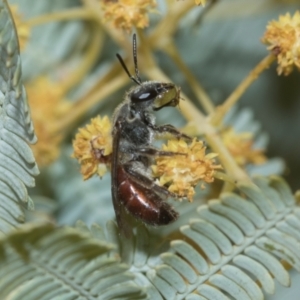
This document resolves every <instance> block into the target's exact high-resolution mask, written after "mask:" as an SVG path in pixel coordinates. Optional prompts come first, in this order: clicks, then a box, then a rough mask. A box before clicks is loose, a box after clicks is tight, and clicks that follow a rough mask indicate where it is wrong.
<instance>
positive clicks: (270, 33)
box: [262, 11, 300, 75]
mask: <svg viewBox="0 0 300 300" xmlns="http://www.w3.org/2000/svg"><path fill="white" fill-rule="evenodd" d="M262 42H263V43H265V44H267V45H269V47H268V49H269V50H270V51H271V52H272V53H273V54H274V55H275V56H276V57H277V61H278V68H277V72H278V74H279V75H280V74H284V75H289V74H290V73H291V72H292V70H293V68H294V66H296V67H297V68H298V69H300V12H299V11H297V12H296V13H295V14H294V15H293V16H291V15H290V14H289V13H287V14H286V15H284V16H280V17H279V21H271V22H270V23H269V24H268V26H267V30H266V32H265V34H264V36H263V38H262Z"/></svg>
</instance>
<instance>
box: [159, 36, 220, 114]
mask: <svg viewBox="0 0 300 300" xmlns="http://www.w3.org/2000/svg"><path fill="white" fill-rule="evenodd" d="M163 50H164V51H165V52H167V53H168V54H169V55H170V57H171V58H172V59H173V60H174V62H175V63H176V64H177V66H178V67H179V69H180V70H181V72H182V73H183V74H184V76H185V79H186V80H187V82H188V83H189V85H190V87H191V88H192V89H193V91H194V94H195V95H196V97H197V98H198V100H199V102H200V104H201V105H202V107H203V108H204V110H205V112H207V113H212V112H213V111H214V105H213V102H212V101H211V99H210V98H209V96H208V94H207V93H206V92H205V90H204V89H203V87H202V86H201V85H200V84H199V81H198V80H197V79H196V78H195V77H194V75H193V74H192V72H191V71H190V70H189V68H188V67H187V66H186V64H185V63H184V62H183V60H182V58H181V56H180V54H179V52H178V50H177V48H176V47H175V45H174V43H173V42H172V40H171V39H168V43H166V44H164V47H163Z"/></svg>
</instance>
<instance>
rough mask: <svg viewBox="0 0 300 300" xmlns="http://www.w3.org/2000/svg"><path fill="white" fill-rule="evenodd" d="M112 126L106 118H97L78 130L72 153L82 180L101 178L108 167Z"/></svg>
mask: <svg viewBox="0 0 300 300" xmlns="http://www.w3.org/2000/svg"><path fill="white" fill-rule="evenodd" d="M111 130H112V124H111V122H110V120H109V118H108V117H107V116H105V117H104V118H101V117H100V116H97V117H96V118H93V119H91V123H90V124H88V125H86V127H84V128H80V129H79V132H78V133H77V134H76V136H75V140H74V141H73V148H74V153H73V155H72V157H74V158H76V159H77V160H78V162H79V163H80V165H81V174H82V176H83V179H84V180H86V179H89V178H90V177H92V176H93V175H94V174H98V175H99V176H100V177H102V176H103V175H104V174H105V173H106V172H107V166H109V165H110V159H111V153H112V135H111Z"/></svg>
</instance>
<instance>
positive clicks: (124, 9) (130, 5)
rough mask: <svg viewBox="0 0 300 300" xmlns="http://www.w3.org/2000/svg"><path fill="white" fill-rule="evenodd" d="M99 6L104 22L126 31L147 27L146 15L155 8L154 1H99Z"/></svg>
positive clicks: (147, 19) (147, 18)
mask: <svg viewBox="0 0 300 300" xmlns="http://www.w3.org/2000/svg"><path fill="white" fill-rule="evenodd" d="M101 4H102V9H103V11H104V18H105V20H106V21H112V22H113V24H114V26H115V27H116V28H120V29H124V30H126V31H131V29H132V27H137V28H145V27H147V26H148V25H149V17H148V13H149V12H150V11H151V10H152V9H154V8H155V7H156V1H155V0H116V1H114V0H101Z"/></svg>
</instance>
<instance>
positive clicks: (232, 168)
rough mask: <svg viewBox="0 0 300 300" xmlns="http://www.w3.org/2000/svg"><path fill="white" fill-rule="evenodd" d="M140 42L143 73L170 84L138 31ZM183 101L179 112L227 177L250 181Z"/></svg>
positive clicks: (203, 120) (210, 128)
mask: <svg viewBox="0 0 300 300" xmlns="http://www.w3.org/2000/svg"><path fill="white" fill-rule="evenodd" d="M138 34H139V37H140V40H141V41H142V42H141V48H140V50H141V51H139V53H141V54H142V59H141V61H142V62H143V65H142V66H143V73H145V74H146V75H147V76H148V77H149V79H152V80H159V81H163V82H170V79H169V78H168V77H167V76H166V75H165V74H164V73H163V72H162V71H161V70H160V69H159V68H158V67H157V66H156V64H155V61H154V59H153V57H152V55H151V52H150V49H149V47H148V46H147V44H146V43H143V41H144V39H145V37H144V35H143V32H142V31H138ZM183 97H184V99H185V101H182V102H181V103H180V110H181V112H182V114H183V115H184V117H185V118H186V119H187V120H188V121H192V122H193V124H194V125H195V128H196V129H197V131H198V132H203V133H204V135H205V137H206V140H207V142H208V144H209V145H210V147H211V148H212V150H213V152H216V153H218V155H219V156H218V158H219V160H220V161H221V164H222V165H223V167H224V169H225V170H226V173H227V174H228V176H232V177H233V181H250V179H249V177H248V175H247V173H246V172H245V171H244V170H242V169H241V168H240V167H239V166H238V165H237V163H236V161H235V160H234V158H233V157H232V155H231V154H230V153H229V151H228V149H227V148H226V147H225V145H224V144H223V142H222V140H221V138H220V136H219V135H218V133H217V132H216V129H215V128H214V127H213V126H212V125H211V124H210V123H209V122H208V120H207V118H205V116H204V115H203V114H202V113H201V112H200V111H199V110H198V109H197V107H195V105H194V104H193V103H192V102H191V101H190V100H189V99H188V97H187V96H186V95H183Z"/></svg>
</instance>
